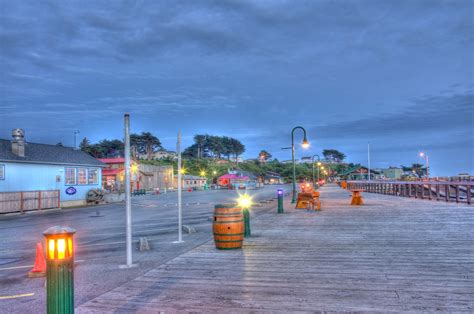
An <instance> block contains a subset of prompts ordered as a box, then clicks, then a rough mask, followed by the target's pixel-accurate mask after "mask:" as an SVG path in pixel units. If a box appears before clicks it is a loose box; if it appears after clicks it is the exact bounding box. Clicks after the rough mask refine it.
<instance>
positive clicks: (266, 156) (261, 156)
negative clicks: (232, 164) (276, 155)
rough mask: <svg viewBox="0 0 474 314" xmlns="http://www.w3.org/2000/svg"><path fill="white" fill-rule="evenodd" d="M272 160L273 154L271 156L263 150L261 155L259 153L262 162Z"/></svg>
mask: <svg viewBox="0 0 474 314" xmlns="http://www.w3.org/2000/svg"><path fill="white" fill-rule="evenodd" d="M270 158H272V154H270V153H269V152H267V151H266V150H261V151H260V153H258V159H259V160H261V161H264V162H266V161H267V160H269V159H270Z"/></svg>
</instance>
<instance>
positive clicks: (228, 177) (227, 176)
mask: <svg viewBox="0 0 474 314" xmlns="http://www.w3.org/2000/svg"><path fill="white" fill-rule="evenodd" d="M248 179H249V177H248V176H241V175H238V174H231V173H228V174H225V175H223V176H220V177H219V180H248Z"/></svg>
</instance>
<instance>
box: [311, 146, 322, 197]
mask: <svg viewBox="0 0 474 314" xmlns="http://www.w3.org/2000/svg"><path fill="white" fill-rule="evenodd" d="M315 156H318V166H319V165H320V164H321V162H320V160H321V159H320V158H319V155H318V154H314V155H313V163H312V164H313V189H314V157H315ZM317 168H318V187H319V167H317Z"/></svg>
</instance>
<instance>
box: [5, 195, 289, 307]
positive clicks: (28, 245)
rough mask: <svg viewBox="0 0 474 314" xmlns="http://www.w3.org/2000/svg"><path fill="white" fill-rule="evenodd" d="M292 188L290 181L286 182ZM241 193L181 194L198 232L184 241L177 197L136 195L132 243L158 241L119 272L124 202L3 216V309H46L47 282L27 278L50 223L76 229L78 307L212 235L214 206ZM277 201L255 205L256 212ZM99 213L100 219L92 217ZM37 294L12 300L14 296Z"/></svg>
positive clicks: (186, 221)
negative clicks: (179, 237) (180, 238)
mask: <svg viewBox="0 0 474 314" xmlns="http://www.w3.org/2000/svg"><path fill="white" fill-rule="evenodd" d="M277 187H278V186H267V187H264V188H262V189H259V190H253V191H248V193H249V194H251V195H253V198H254V200H255V201H260V200H266V199H270V198H273V197H274V196H275V190H276V188H277ZM284 188H285V189H289V187H288V186H285V187H284ZM237 196H238V195H237V192H236V191H227V190H213V191H206V192H192V193H189V192H185V193H183V215H184V219H183V223H184V224H187V225H191V226H193V227H194V228H196V230H197V231H198V232H197V233H194V234H189V235H188V234H185V235H184V241H185V242H184V243H182V244H175V243H173V241H174V240H177V204H176V202H177V195H176V193H168V194H162V195H158V196H156V195H147V196H137V197H134V198H133V199H132V210H133V240H134V242H137V240H138V237H141V236H146V237H148V239H149V242H150V244H151V246H152V250H151V251H148V252H137V251H134V262H137V263H138V264H139V267H136V268H133V269H128V270H121V269H119V268H118V266H119V265H120V264H123V263H125V208H124V205H123V203H122V204H110V205H102V206H95V207H86V208H76V209H65V210H59V211H58V210H52V211H49V212H42V213H28V214H25V215H22V216H20V215H11V216H0V312H1V313H4V312H5V313H9V312H16V313H19V312H27V311H29V312H33V313H42V312H44V307H45V296H44V279H43V278H39V279H28V278H26V274H27V272H28V271H29V270H30V269H31V265H32V264H33V262H34V256H35V244H36V243H37V242H43V236H42V232H43V231H44V230H46V229H47V228H48V227H50V226H54V225H66V226H70V227H73V228H75V229H76V230H77V234H76V246H77V248H76V263H77V264H76V273H75V275H76V278H75V289H76V293H75V296H76V300H75V301H76V302H75V303H76V306H77V305H79V304H82V303H84V302H86V301H88V300H90V299H91V298H94V297H96V296H98V295H100V294H102V293H104V292H106V291H109V290H110V289H112V288H115V287H117V286H119V285H121V284H123V283H124V282H126V281H128V280H131V279H133V278H135V277H137V276H139V275H142V274H144V273H145V272H147V271H148V270H150V269H152V268H155V267H157V266H159V265H161V264H162V263H164V262H166V261H168V260H170V259H172V258H174V257H176V256H178V255H180V254H182V253H184V252H187V251H189V250H190V249H192V248H194V247H196V246H198V245H200V244H202V243H204V242H206V241H208V240H210V239H211V237H212V233H211V222H210V221H209V220H208V218H209V217H211V215H212V211H213V205H214V204H217V203H225V202H233V201H235V199H236V198H237ZM271 207H274V205H271V204H268V205H266V206H265V207H257V208H255V209H254V214H257V213H258V212H264V211H266V210H268V209H269V208H271ZM96 211H99V212H100V215H101V217H93V216H95V214H96ZM30 293H34V295H32V296H25V297H20V298H14V299H5V298H2V297H5V296H15V295H22V294H30Z"/></svg>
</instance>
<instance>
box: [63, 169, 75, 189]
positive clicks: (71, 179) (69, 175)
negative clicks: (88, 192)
mask: <svg viewBox="0 0 474 314" xmlns="http://www.w3.org/2000/svg"><path fill="white" fill-rule="evenodd" d="M65 184H66V185H75V184H76V168H66V180H65Z"/></svg>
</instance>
